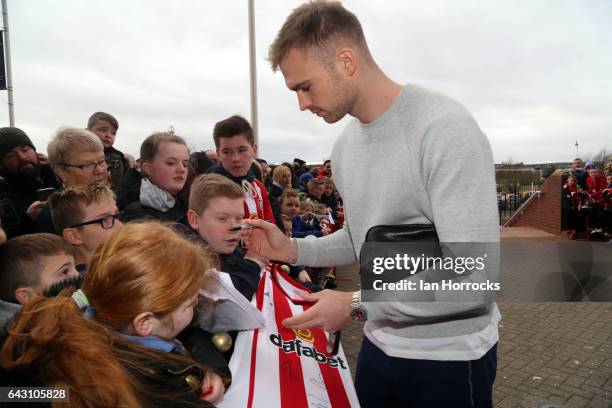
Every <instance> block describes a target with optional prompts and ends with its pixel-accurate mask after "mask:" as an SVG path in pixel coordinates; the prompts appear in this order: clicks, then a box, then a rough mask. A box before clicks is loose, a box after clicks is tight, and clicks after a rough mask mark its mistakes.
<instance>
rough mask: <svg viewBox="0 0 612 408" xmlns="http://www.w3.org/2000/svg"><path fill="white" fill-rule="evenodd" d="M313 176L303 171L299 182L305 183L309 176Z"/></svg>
mask: <svg viewBox="0 0 612 408" xmlns="http://www.w3.org/2000/svg"><path fill="white" fill-rule="evenodd" d="M313 177H314V176H313V175H312V174H311V173H304V174H302V175H301V176H300V182H301V183H306V182H308V181H309V180H310V179H311V178H313Z"/></svg>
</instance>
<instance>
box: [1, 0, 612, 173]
mask: <svg viewBox="0 0 612 408" xmlns="http://www.w3.org/2000/svg"><path fill="white" fill-rule="evenodd" d="M7 1H8V13H9V14H8V15H9V28H10V41H11V43H10V46H11V57H12V68H13V87H14V102H15V108H14V109H15V119H16V126H17V127H20V128H22V129H23V130H24V131H25V132H26V133H27V134H28V135H29V136H30V137H31V139H32V140H33V142H34V144H35V146H36V147H37V149H38V151H41V152H44V151H46V145H47V143H48V142H49V140H50V138H51V137H52V136H53V134H54V133H55V132H56V130H57V129H58V128H60V127H62V126H76V127H85V126H86V122H87V118H88V117H89V115H90V114H91V113H93V112H95V111H105V112H109V113H111V114H113V115H114V116H115V117H116V118H117V119H118V120H119V131H118V134H117V139H116V143H115V147H116V148H118V149H119V150H121V151H123V152H126V153H130V154H132V155H134V156H136V157H137V156H138V152H139V148H140V143H141V142H142V141H143V140H144V138H146V137H147V136H148V135H150V134H151V133H153V132H155V131H163V130H167V129H168V127H169V126H170V125H172V126H174V129H175V131H176V134H178V135H181V136H183V137H184V138H185V139H186V140H187V141H188V144H189V145H190V147H191V148H192V149H209V148H212V147H213V146H214V145H213V141H212V129H213V127H214V124H215V123H216V122H218V121H220V120H222V119H224V118H226V117H228V116H230V115H233V114H240V115H243V116H245V117H246V118H250V96H249V95H250V94H249V63H248V25H247V19H248V6H247V4H248V3H247V0H226V1H223V2H218V1H212V0H181V1H176V2H170V1H161V0H146V1H145V0H130V1H125V0H123V1H121V0H105V1H104V2H92V1H82V0H53V1H49V0H7ZM301 3H302V2H301V1H295V0H283V1H279V0H255V30H256V49H257V50H256V54H257V55H256V61H257V86H258V91H257V92H258V103H259V106H258V109H259V155H260V157H263V158H265V159H267V160H268V161H270V162H273V163H278V162H282V161H291V160H292V159H293V158H294V157H300V158H302V159H305V160H306V161H308V162H320V161H322V160H324V159H326V158H328V157H329V155H330V153H331V149H332V146H333V143H334V140H335V139H336V137H337V135H339V134H340V132H341V131H342V129H343V128H344V126H346V123H347V121H348V120H350V118H348V117H347V118H345V119H343V120H342V121H340V122H338V123H336V124H333V125H329V124H327V123H325V122H324V121H323V120H322V119H321V118H319V117H316V116H315V115H313V114H312V113H310V112H308V111H306V112H301V111H300V110H299V108H298V104H297V97H296V95H295V93H293V92H291V91H289V90H288V89H287V88H286V87H285V84H284V80H283V77H282V74H281V73H280V72H277V73H273V72H272V70H271V68H270V66H269V63H268V62H267V61H266V58H267V53H268V48H269V46H270V44H271V43H272V41H273V40H274V38H275V36H276V33H277V32H278V30H279V29H280V27H281V26H282V24H283V22H284V20H285V18H286V17H287V15H288V14H289V13H290V12H291V10H292V9H294V8H295V7H297V6H298V5H299V4H301ZM343 4H344V5H345V7H347V8H348V9H349V10H351V11H353V12H354V13H355V14H356V15H357V16H358V18H359V19H360V21H361V24H362V25H363V28H364V32H365V35H366V38H367V41H368V44H369V47H370V50H371V51H372V54H373V56H374V59H375V60H376V61H377V63H378V65H379V66H380V67H381V68H382V70H383V71H385V72H386V73H387V75H388V76H389V77H391V78H392V79H394V80H395V81H396V82H399V83H412V84H418V85H421V86H425V87H428V88H431V89H434V90H436V91H438V92H442V93H444V94H446V95H448V96H450V97H452V98H454V99H456V100H458V101H459V102H461V103H462V104H463V105H465V106H466V107H467V108H468V109H469V110H470V112H471V113H472V114H473V115H474V117H475V118H476V120H477V121H478V123H479V125H480V127H481V129H482V130H483V131H484V132H485V134H486V135H487V136H488V138H489V141H490V143H491V147H492V150H493V155H494V160H495V162H496V163H499V162H502V161H509V160H512V161H513V162H525V163H541V162H558V161H571V160H572V159H573V158H574V157H575V156H576V147H575V142H576V141H578V143H579V155H580V156H583V157H584V156H588V155H589V154H593V153H596V152H598V151H600V150H601V149H603V148H605V149H607V150H608V151H612V52H611V51H612V49H611V47H612V24H610V21H612V2H610V1H609V0H589V1H581V0H575V1H563V0H547V1H544V0H533V1H528V0H517V1H512V2H509V1H501V0H493V1H485V0H482V1H480V0H479V1H476V0H474V1H472V0H461V1H450V0H429V1H415V0H389V1H385V2H373V1H367V0H346V1H344V2H343ZM7 101H8V96H7V92H6V91H0V125H1V126H8V123H9V117H8V104H7Z"/></svg>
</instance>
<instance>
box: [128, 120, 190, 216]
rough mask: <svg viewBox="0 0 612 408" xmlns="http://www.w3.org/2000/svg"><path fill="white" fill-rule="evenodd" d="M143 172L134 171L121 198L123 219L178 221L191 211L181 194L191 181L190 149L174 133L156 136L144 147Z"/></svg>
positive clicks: (143, 145) (141, 150)
mask: <svg viewBox="0 0 612 408" xmlns="http://www.w3.org/2000/svg"><path fill="white" fill-rule="evenodd" d="M140 160H141V168H142V172H138V171H136V170H130V171H129V172H128V174H126V176H125V181H124V183H123V185H122V188H121V191H120V193H119V194H118V199H117V206H118V207H119V210H121V215H120V219H121V221H123V222H129V221H133V220H138V219H155V220H162V221H176V220H178V219H179V218H180V217H182V216H184V215H185V212H187V208H186V206H185V203H183V201H182V200H181V197H180V195H179V192H180V191H181V190H182V189H183V187H184V186H185V182H186V181H187V168H188V166H189V149H188V148H187V143H185V140H184V139H183V138H182V137H180V136H177V135H175V134H173V133H168V132H161V133H154V134H152V135H151V136H149V137H147V138H146V139H145V140H144V142H142V145H141V146H140Z"/></svg>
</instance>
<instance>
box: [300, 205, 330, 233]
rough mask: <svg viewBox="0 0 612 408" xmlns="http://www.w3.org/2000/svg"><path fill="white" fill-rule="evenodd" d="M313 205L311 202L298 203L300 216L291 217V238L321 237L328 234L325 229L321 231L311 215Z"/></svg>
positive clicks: (313, 208) (313, 209)
mask: <svg viewBox="0 0 612 408" xmlns="http://www.w3.org/2000/svg"><path fill="white" fill-rule="evenodd" d="M314 211H315V205H314V202H312V201H302V202H301V203H300V214H299V216H297V217H293V236H294V237H295V238H304V237H307V236H309V235H312V236H315V237H322V236H324V235H326V233H329V231H328V230H327V229H325V230H323V229H321V224H320V222H319V220H318V219H317V218H316V217H315V216H314V215H313V214H314Z"/></svg>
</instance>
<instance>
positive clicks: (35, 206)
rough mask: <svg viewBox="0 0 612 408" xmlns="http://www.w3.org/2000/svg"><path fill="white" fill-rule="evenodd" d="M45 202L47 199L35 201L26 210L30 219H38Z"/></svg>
mask: <svg viewBox="0 0 612 408" xmlns="http://www.w3.org/2000/svg"><path fill="white" fill-rule="evenodd" d="M45 204H47V202H46V201H34V202H33V203H32V204H30V206H29V207H28V209H27V210H26V214H28V217H30V219H32V220H33V221H36V219H37V218H38V216H39V215H40V212H41V211H42V209H43V207H44V206H45Z"/></svg>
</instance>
